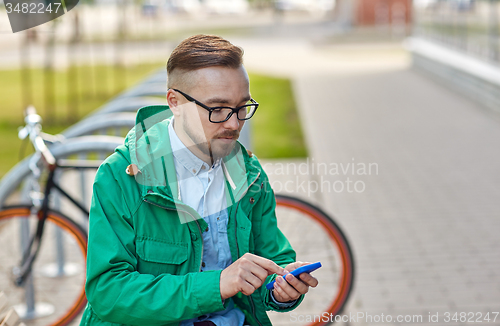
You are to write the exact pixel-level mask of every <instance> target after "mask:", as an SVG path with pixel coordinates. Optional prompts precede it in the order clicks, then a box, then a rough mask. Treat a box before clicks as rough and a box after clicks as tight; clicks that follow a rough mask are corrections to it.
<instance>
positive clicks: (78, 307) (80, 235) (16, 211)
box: [0, 206, 87, 326]
mask: <svg viewBox="0 0 500 326" xmlns="http://www.w3.org/2000/svg"><path fill="white" fill-rule="evenodd" d="M29 217H31V218H35V217H34V215H33V214H32V212H31V207H30V206H12V207H5V208H3V209H2V210H0V228H1V226H2V225H5V222H8V221H7V220H9V219H13V218H29ZM47 222H49V223H53V224H54V225H55V226H58V227H59V228H61V229H62V230H63V232H65V233H66V234H69V235H70V236H71V237H72V239H73V240H74V241H75V244H76V246H75V248H77V250H78V251H79V253H81V255H82V257H83V264H85V263H86V259H87V234H86V232H85V231H84V230H83V229H82V228H81V227H80V226H79V225H78V224H76V223H75V222H73V221H72V220H71V219H69V218H68V217H66V216H64V215H63V214H61V213H59V212H55V211H53V210H49V212H48V215H47V221H46V223H47ZM2 223H4V224H2ZM44 232H45V230H44ZM44 236H47V235H46V234H44V235H43V236H42V240H43V237H44ZM39 256H40V255H38V256H37V259H38V257H39ZM84 272H85V271H83V273H84ZM77 292H78V294H77V295H76V296H75V299H74V300H73V302H72V303H70V306H69V308H67V309H65V311H64V312H63V313H62V314H60V316H57V318H56V319H55V320H54V321H51V322H50V323H49V324H46V325H47V326H65V325H67V324H68V323H70V322H71V321H72V320H73V319H74V318H75V317H76V316H78V314H79V313H80V312H81V311H82V310H83V309H84V308H85V305H86V303H87V299H86V296H85V277H83V283H82V284H81V286H79V290H78V291H77Z"/></svg>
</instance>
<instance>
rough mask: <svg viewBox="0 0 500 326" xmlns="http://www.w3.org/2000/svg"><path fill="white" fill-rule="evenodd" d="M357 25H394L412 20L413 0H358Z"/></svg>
mask: <svg viewBox="0 0 500 326" xmlns="http://www.w3.org/2000/svg"><path fill="white" fill-rule="evenodd" d="M355 17H356V25H358V26H366V25H387V24H388V25H393V24H409V23H410V22H411V0H358V1H357V5H356V12H355Z"/></svg>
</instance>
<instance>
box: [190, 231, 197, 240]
mask: <svg viewBox="0 0 500 326" xmlns="http://www.w3.org/2000/svg"><path fill="white" fill-rule="evenodd" d="M196 239H198V236H197V235H196V233H191V240H193V241H196Z"/></svg>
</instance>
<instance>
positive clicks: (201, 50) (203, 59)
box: [167, 34, 243, 74]
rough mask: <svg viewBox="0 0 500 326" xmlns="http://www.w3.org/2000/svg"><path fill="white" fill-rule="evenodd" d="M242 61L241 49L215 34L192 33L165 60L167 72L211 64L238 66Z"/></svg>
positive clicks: (188, 69)
mask: <svg viewBox="0 0 500 326" xmlns="http://www.w3.org/2000/svg"><path fill="white" fill-rule="evenodd" d="M242 63H243V50H242V49H241V48H240V47H238V46H235V45H233V44H232V43H231V42H229V41H227V40H225V39H223V38H222V37H220V36H216V35H202V34H200V35H194V36H191V37H188V38H187V39H185V40H184V41H182V42H181V43H180V44H179V45H177V47H176V48H175V49H174V51H172V54H171V55H170V58H169V59H168V61H167V73H168V74H170V73H171V72H172V71H173V70H174V69H181V70H186V71H191V70H196V69H200V68H206V67H212V66H224V67H229V68H238V67H240V66H241V65H242Z"/></svg>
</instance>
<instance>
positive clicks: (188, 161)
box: [168, 118, 220, 175]
mask: <svg viewBox="0 0 500 326" xmlns="http://www.w3.org/2000/svg"><path fill="white" fill-rule="evenodd" d="M168 134H169V136H170V145H171V147H172V153H173V155H174V158H175V159H176V160H177V161H178V162H179V163H181V164H182V165H183V166H184V167H185V168H186V170H188V171H189V172H190V173H191V174H193V175H197V174H198V173H200V171H207V170H208V168H209V165H208V164H207V163H205V162H204V161H203V160H202V159H200V158H199V157H198V156H196V155H194V154H193V152H191V151H190V150H189V148H187V147H186V145H184V143H183V142H182V141H181V140H180V139H179V137H178V136H177V133H176V132H175V130H174V118H172V121H171V123H170V124H169V125H168ZM219 161H220V160H218V161H217V162H216V163H215V164H214V167H215V166H216V165H218V164H220V162H219Z"/></svg>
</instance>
